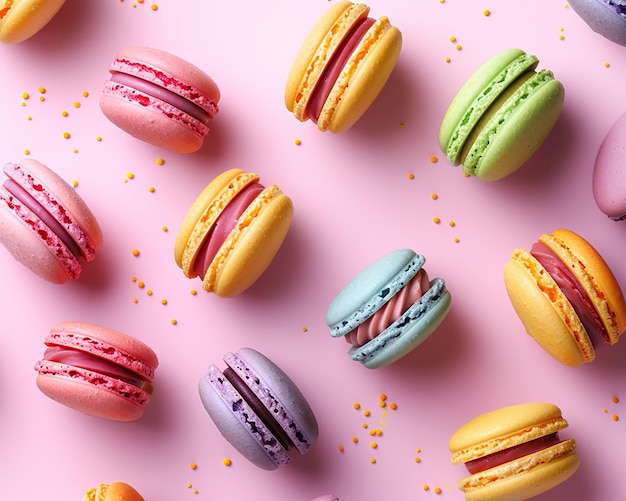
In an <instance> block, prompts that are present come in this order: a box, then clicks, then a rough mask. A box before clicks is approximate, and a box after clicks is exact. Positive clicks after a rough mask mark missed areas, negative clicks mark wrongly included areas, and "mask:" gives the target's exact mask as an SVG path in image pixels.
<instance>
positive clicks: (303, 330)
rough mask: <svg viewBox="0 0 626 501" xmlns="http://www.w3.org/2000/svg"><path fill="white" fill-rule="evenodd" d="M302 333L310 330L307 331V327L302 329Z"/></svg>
mask: <svg viewBox="0 0 626 501" xmlns="http://www.w3.org/2000/svg"><path fill="white" fill-rule="evenodd" d="M301 330H302V332H309V329H307V328H306V327H302V329H301Z"/></svg>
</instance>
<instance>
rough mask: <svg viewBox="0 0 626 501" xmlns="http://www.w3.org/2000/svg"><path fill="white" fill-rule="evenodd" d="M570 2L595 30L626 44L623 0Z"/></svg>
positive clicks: (625, 12) (625, 17)
mask: <svg viewBox="0 0 626 501" xmlns="http://www.w3.org/2000/svg"><path fill="white" fill-rule="evenodd" d="M568 3H569V5H570V6H571V7H572V9H574V11H576V13H577V14H578V15H579V16H580V17H581V19H582V20H583V21H585V22H586V23H587V24H588V25H589V27H590V28H591V29H592V30H593V31H595V32H596V33H598V34H599V35H602V36H603V37H605V38H607V39H609V40H611V41H612V42H615V43H617V44H619V45H625V46H626V3H624V1H623V0H569V2H568Z"/></svg>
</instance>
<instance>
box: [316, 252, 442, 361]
mask: <svg viewBox="0 0 626 501" xmlns="http://www.w3.org/2000/svg"><path fill="white" fill-rule="evenodd" d="M425 261H426V259H425V258H424V256H422V255H420V254H416V253H415V252H414V251H413V250H411V249H399V250H396V251H394V252H392V253H390V254H387V255H386V256H384V257H382V258H381V259H379V260H378V261H376V262H374V263H373V264H372V265H370V266H369V267H367V268H365V269H364V270H363V271H361V272H360V273H358V274H357V275H356V276H355V277H354V278H353V279H352V280H351V281H350V282H349V283H348V285H346V287H345V288H344V289H343V290H342V291H341V292H339V294H337V296H336V297H335V299H334V300H333V301H332V302H331V304H330V305H329V307H328V310H327V312H326V324H327V325H328V327H329V329H330V334H331V336H333V337H341V336H345V335H346V334H348V333H349V332H351V331H353V330H354V329H356V328H357V327H358V326H359V325H360V324H361V323H363V322H365V321H366V320H367V319H368V318H370V317H371V316H372V315H374V313H376V311H378V310H379V309H380V308H381V307H383V306H384V305H385V304H386V303H387V302H388V301H389V300H390V299H391V298H392V297H393V296H394V295H395V294H396V293H397V292H398V291H400V290H401V289H402V288H403V287H404V286H405V285H406V284H408V283H409V282H410V280H411V279H412V278H413V277H414V276H415V275H416V274H417V272H418V271H419V270H420V269H421V268H422V266H423V265H424V263H425ZM451 300H452V298H451V295H450V292H449V291H448V290H447V289H446V286H445V282H444V280H443V279H441V278H436V279H434V280H431V281H430V288H429V289H428V290H427V291H426V293H425V294H424V295H423V296H422V297H421V298H420V299H419V300H418V301H417V302H415V303H414V304H413V305H412V306H410V307H409V308H408V309H407V310H406V311H404V312H403V313H402V315H401V316H400V318H398V319H397V320H396V321H395V322H393V323H392V324H391V325H389V327H387V328H386V329H385V330H384V331H383V332H381V333H380V334H378V335H377V336H376V337H375V338H374V339H372V340H371V341H369V342H368V343H366V344H364V345H363V346H360V347H352V348H350V350H349V352H348V353H349V355H350V357H351V358H352V359H353V360H355V361H358V362H360V363H362V364H363V365H364V366H365V367H367V368H370V369H375V368H379V367H383V366H385V365H388V364H390V363H392V362H395V361H396V360H398V359H400V358H402V357H404V356H405V355H406V354H408V353H409V352H411V351H412V350H413V349H415V348H416V347H417V346H418V345H420V344H421V343H422V342H423V341H424V340H426V339H427V338H428V336H430V335H431V334H432V333H433V332H434V331H435V329H436V328H437V327H438V326H439V324H440V323H441V322H442V321H443V319H444V318H445V316H446V315H447V313H448V311H449V309H450V306H451Z"/></svg>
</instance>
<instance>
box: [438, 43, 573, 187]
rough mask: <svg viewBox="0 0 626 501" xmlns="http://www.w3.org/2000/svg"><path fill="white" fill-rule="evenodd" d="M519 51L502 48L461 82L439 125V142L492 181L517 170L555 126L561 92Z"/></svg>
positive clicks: (468, 169) (451, 156) (470, 171)
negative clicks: (503, 49)
mask: <svg viewBox="0 0 626 501" xmlns="http://www.w3.org/2000/svg"><path fill="white" fill-rule="evenodd" d="M538 63H539V60H538V59H537V57H535V56H533V55H530V54H527V53H526V52H524V51H523V50H521V49H508V50H505V51H502V52H500V53H498V54H496V55H495V56H493V57H492V58H491V59H489V60H488V61H487V62H485V63H484V64H483V65H482V66H481V67H480V68H478V70H476V72H475V73H474V74H473V75H472V76H471V77H470V78H469V79H468V80H467V81H466V82H465V83H464V84H463V86H462V87H461V89H460V90H459V92H458V93H457V95H456V96H455V97H454V99H453V100H452V102H451V103H450V106H449V107H448V110H447V111H446V113H445V115H444V117H443V120H442V122H441V126H440V129H439V146H440V147H441V150H442V151H443V152H444V153H445V155H446V157H447V158H448V160H449V161H450V162H451V163H452V164H453V165H460V164H462V165H463V170H464V173H465V174H466V175H469V176H477V177H478V178H479V179H481V180H483V181H486V182H491V181H497V180H499V179H502V178H504V177H506V176H508V175H509V174H512V173H513V172H515V171H517V170H518V169H519V168H520V167H521V166H522V165H523V164H524V163H526V162H527V161H528V160H529V159H530V157H531V156H532V155H533V154H534V153H535V152H536V151H537V149H539V147H540V146H541V145H542V144H543V142H544V141H545V140H546V138H547V137H548V135H549V134H550V132H551V130H552V129H553V127H554V125H555V124H556V122H557V120H558V118H559V115H560V114H561V109H562V108H563V101H564V97H565V92H564V89H563V85H562V84H561V82H559V81H558V80H556V79H555V78H554V75H553V73H552V72H551V71H549V70H546V69H542V70H539V71H536V68H537V66H538Z"/></svg>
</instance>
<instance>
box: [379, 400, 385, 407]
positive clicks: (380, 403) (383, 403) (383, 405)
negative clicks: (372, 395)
mask: <svg viewBox="0 0 626 501" xmlns="http://www.w3.org/2000/svg"><path fill="white" fill-rule="evenodd" d="M378 406H379V407H387V402H385V401H384V400H381V401H380V402H378Z"/></svg>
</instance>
